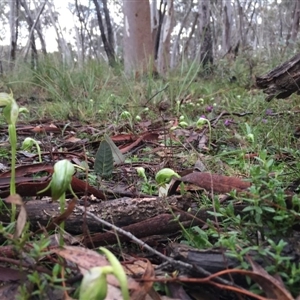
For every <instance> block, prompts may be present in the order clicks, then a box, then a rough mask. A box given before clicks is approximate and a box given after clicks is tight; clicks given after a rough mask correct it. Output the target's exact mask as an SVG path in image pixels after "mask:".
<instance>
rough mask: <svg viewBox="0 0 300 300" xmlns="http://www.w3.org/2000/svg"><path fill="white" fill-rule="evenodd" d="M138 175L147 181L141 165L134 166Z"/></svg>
mask: <svg viewBox="0 0 300 300" xmlns="http://www.w3.org/2000/svg"><path fill="white" fill-rule="evenodd" d="M135 169H136V171H137V173H138V175H139V177H141V178H143V179H144V180H145V181H147V176H146V173H145V168H143V167H137V168H135Z"/></svg>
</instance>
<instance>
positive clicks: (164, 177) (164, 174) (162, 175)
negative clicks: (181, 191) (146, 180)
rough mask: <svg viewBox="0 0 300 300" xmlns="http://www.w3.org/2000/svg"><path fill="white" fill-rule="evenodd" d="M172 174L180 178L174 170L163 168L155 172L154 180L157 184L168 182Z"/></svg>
mask: <svg viewBox="0 0 300 300" xmlns="http://www.w3.org/2000/svg"><path fill="white" fill-rule="evenodd" d="M173 176H175V177H177V178H180V176H179V175H178V174H177V173H176V172H175V171H174V170H172V169H170V168H164V169H161V170H160V171H158V172H157V174H156V176H155V180H156V182H157V183H158V184H159V185H163V184H166V183H169V182H170V181H171V179H172V177H173Z"/></svg>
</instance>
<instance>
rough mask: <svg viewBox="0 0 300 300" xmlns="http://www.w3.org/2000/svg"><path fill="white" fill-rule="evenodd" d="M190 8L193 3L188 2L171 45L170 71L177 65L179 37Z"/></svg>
mask: <svg viewBox="0 0 300 300" xmlns="http://www.w3.org/2000/svg"><path fill="white" fill-rule="evenodd" d="M192 6H193V1H190V2H189V4H188V6H187V9H186V10H185V11H186V13H185V14H184V16H183V19H182V21H181V25H180V28H179V31H178V34H177V35H176V38H175V41H174V42H173V45H172V54H171V61H170V68H171V69H173V68H175V67H176V65H177V60H176V58H177V50H178V48H179V41H180V37H181V34H182V31H183V28H184V27H185V26H186V22H187V19H188V17H189V15H190V12H191V10H192ZM195 25H196V24H195ZM192 28H193V27H192Z"/></svg>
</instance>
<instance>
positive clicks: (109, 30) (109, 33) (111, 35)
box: [102, 0, 115, 49]
mask: <svg viewBox="0 0 300 300" xmlns="http://www.w3.org/2000/svg"><path fill="white" fill-rule="evenodd" d="M102 3H103V12H104V17H105V23H106V30H107V40H108V42H109V45H110V47H111V48H112V49H114V44H115V43H114V32H113V29H112V25H111V19H110V15H109V9H108V7H107V0H102Z"/></svg>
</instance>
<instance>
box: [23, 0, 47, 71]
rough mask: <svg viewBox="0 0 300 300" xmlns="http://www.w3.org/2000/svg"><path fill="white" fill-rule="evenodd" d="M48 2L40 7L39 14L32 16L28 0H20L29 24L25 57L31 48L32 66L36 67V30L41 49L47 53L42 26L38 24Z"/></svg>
mask: <svg viewBox="0 0 300 300" xmlns="http://www.w3.org/2000/svg"><path fill="white" fill-rule="evenodd" d="M46 2H47V1H45V2H44V3H43V4H42V6H41V7H40V9H39V11H38V13H37V15H36V16H32V14H31V11H30V9H29V7H28V5H27V2H26V1H25V0H21V1H20V3H21V5H22V7H23V8H24V10H25V15H26V21H27V24H28V31H29V35H28V42H27V45H26V48H25V51H24V59H25V60H26V58H27V55H28V51H29V48H31V66H32V68H35V67H36V65H37V61H38V53H37V49H36V43H35V36H34V30H35V31H36V32H37V34H38V37H39V39H40V42H41V49H42V52H43V54H44V55H47V51H46V43H45V40H44V37H43V34H42V31H41V27H40V26H38V24H39V18H40V16H41V14H42V12H43V10H44V8H45V5H46ZM34 19H35V20H34Z"/></svg>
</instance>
